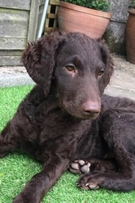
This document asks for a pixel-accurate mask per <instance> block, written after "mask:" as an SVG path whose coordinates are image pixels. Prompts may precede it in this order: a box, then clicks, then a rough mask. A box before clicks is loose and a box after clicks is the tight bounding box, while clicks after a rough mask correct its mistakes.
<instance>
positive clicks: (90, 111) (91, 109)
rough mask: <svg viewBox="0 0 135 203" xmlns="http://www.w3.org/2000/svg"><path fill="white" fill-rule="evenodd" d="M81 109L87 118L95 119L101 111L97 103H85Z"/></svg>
mask: <svg viewBox="0 0 135 203" xmlns="http://www.w3.org/2000/svg"><path fill="white" fill-rule="evenodd" d="M82 109H83V111H84V113H85V114H86V115H87V116H91V117H96V116H98V114H99V113H100V111H101V104H100V102H98V101H96V102H95V101H91V100H89V101H87V102H85V103H83V105H82Z"/></svg>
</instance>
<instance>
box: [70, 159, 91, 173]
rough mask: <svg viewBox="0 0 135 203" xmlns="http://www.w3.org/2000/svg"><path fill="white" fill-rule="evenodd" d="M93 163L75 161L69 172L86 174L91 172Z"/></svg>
mask: <svg viewBox="0 0 135 203" xmlns="http://www.w3.org/2000/svg"><path fill="white" fill-rule="evenodd" d="M90 166H91V163H90V162H88V161H84V160H75V161H74V162H72V163H71V164H70V166H69V171H70V172H72V173H79V174H85V173H89V172H90Z"/></svg>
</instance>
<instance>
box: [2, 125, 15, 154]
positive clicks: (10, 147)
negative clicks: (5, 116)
mask: <svg viewBox="0 0 135 203" xmlns="http://www.w3.org/2000/svg"><path fill="white" fill-rule="evenodd" d="M13 134H14V132H13V131H12V129H11V123H10V122H8V123H7V125H6V127H5V128H4V129H3V131H2V132H1V133H0V158H2V157H4V156H6V155H7V154H8V153H10V152H13V151H14V150H15V149H16V146H17V137H15V136H13Z"/></svg>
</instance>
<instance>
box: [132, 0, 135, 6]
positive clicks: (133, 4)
mask: <svg viewBox="0 0 135 203" xmlns="http://www.w3.org/2000/svg"><path fill="white" fill-rule="evenodd" d="M132 7H133V8H135V0H132Z"/></svg>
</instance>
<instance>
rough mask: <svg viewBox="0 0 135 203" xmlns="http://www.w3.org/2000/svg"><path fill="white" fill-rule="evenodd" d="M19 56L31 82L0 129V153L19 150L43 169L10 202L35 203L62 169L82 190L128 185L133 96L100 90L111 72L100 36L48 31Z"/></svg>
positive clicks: (133, 161)
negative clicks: (77, 176) (76, 175)
mask: <svg viewBox="0 0 135 203" xmlns="http://www.w3.org/2000/svg"><path fill="white" fill-rule="evenodd" d="M22 62H23V64H24V66H25V67H26V70H27V72H28V74H29V75H30V77H31V78H32V79H33V81H34V82H35V83H36V85H35V86H34V88H33V89H32V90H31V91H30V93H29V94H28V95H27V96H26V97H25V98H24V100H23V101H22V102H21V103H20V105H19V107H18V109H17V112H16V113H15V115H14V117H13V118H12V119H11V120H10V121H9V122H8V123H7V125H6V126H5V128H4V129H3V130H2V132H1V134H0V157H4V156H6V155H7V154H9V153H10V152H14V151H16V150H22V151H24V152H28V153H29V154H31V155H32V156H33V157H34V158H35V159H36V160H38V161H40V162H41V163H42V164H43V169H42V171H41V172H40V173H38V174H36V175H34V176H33V177H32V179H31V180H30V181H29V182H28V183H27V184H26V186H25V187H24V189H23V190H22V192H21V193H20V194H19V195H17V196H16V197H15V198H14V199H13V203H39V202H40V201H41V200H42V198H43V197H44V195H45V194H46V193H47V192H48V190H49V189H50V188H51V187H52V186H53V185H54V184H55V183H56V181H57V180H58V179H59V178H60V177H61V175H62V174H63V173H64V172H65V171H66V170H67V169H69V170H70V171H71V172H74V173H80V174H82V175H81V177H80V179H79V180H78V187H81V188H83V189H87V190H88V189H97V188H106V189H111V190H116V191H130V190H133V189H135V172H134V171H135V141H134V140H135V102H134V101H132V100H129V99H121V98H114V97H111V96H107V95H103V92H104V89H105V87H106V86H107V84H108V83H109V81H110V78H111V75H112V73H113V62H112V59H111V56H110V53H109V50H108V48H107V46H106V45H105V43H104V42H103V41H102V40H96V39H91V38H90V37H88V36H86V35H84V34H81V33H64V32H54V33H50V34H48V35H46V36H44V37H42V38H41V39H39V40H37V41H36V42H33V43H30V44H28V46H27V48H26V49H25V51H24V53H23V55H22Z"/></svg>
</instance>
